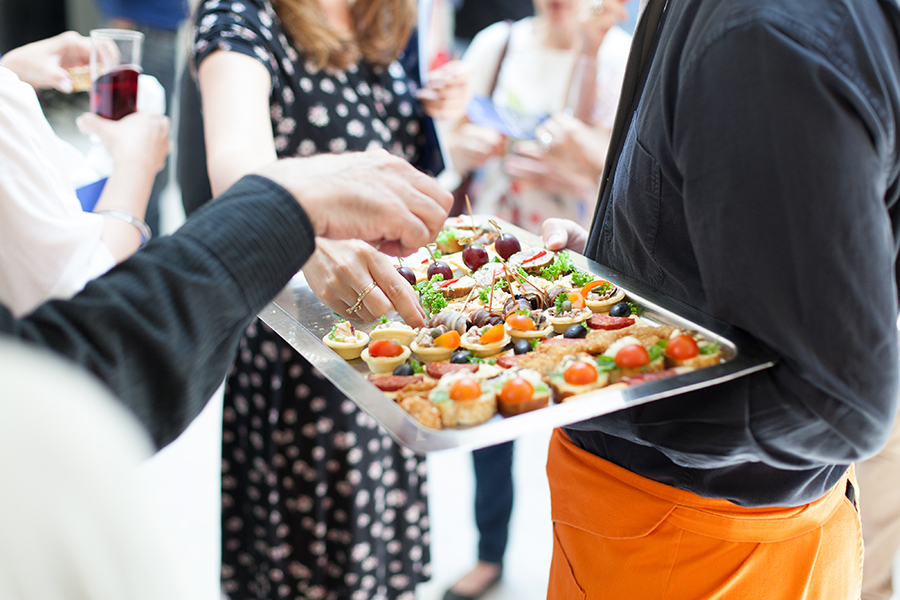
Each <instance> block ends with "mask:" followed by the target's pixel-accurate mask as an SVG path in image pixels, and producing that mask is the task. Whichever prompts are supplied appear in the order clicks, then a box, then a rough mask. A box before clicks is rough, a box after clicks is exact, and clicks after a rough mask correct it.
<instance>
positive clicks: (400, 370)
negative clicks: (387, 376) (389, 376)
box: [394, 363, 415, 375]
mask: <svg viewBox="0 0 900 600" xmlns="http://www.w3.org/2000/svg"><path fill="white" fill-rule="evenodd" d="M414 374H415V371H414V370H413V368H412V365H411V364H409V363H403V364H402V365H399V366H398V367H397V368H396V369H394V375H414Z"/></svg>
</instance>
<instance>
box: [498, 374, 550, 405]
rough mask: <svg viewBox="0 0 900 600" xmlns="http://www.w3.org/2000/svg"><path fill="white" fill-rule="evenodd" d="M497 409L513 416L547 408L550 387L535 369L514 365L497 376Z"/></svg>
mask: <svg viewBox="0 0 900 600" xmlns="http://www.w3.org/2000/svg"><path fill="white" fill-rule="evenodd" d="M495 385H496V389H497V410H498V411H499V412H500V414H501V415H503V416H504V417H512V416H514V415H521V414H522V413H526V412H530V411H532V410H536V409H538V408H545V407H546V406H547V405H548V404H549V403H550V387H549V386H548V385H547V384H546V383H545V382H544V379H543V377H541V374H540V373H538V372H537V371H535V370H534V369H522V368H517V367H514V368H512V369H509V370H508V371H506V372H505V373H503V374H502V375H501V376H500V377H497V379H496V381H495Z"/></svg>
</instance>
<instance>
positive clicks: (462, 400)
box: [428, 371, 497, 427]
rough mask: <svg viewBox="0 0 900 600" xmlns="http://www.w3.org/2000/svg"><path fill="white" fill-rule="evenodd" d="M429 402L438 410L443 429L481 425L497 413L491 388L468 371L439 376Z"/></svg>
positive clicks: (495, 396) (493, 391)
mask: <svg viewBox="0 0 900 600" xmlns="http://www.w3.org/2000/svg"><path fill="white" fill-rule="evenodd" d="M428 399H429V400H431V401H432V402H433V403H434V404H435V405H436V406H437V407H438V409H440V411H441V422H442V424H443V426H444V427H471V426H473V425H480V424H481V423H484V422H485V421H487V420H488V419H490V418H491V417H493V416H494V415H495V414H497V393H496V391H495V390H494V386H493V385H492V384H490V383H488V382H486V381H483V380H480V379H478V378H477V377H475V376H474V375H473V374H472V373H470V372H469V371H459V372H456V373H450V374H448V375H444V376H443V377H441V379H440V381H439V382H438V384H437V386H435V388H434V389H433V390H431V392H430V393H429V394H428Z"/></svg>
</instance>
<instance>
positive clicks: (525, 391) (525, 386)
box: [500, 377, 534, 404]
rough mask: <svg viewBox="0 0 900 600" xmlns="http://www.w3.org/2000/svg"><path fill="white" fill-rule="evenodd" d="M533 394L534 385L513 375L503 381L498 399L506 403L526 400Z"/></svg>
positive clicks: (518, 402)
mask: <svg viewBox="0 0 900 600" xmlns="http://www.w3.org/2000/svg"><path fill="white" fill-rule="evenodd" d="M533 395H534V387H532V385H531V384H530V383H528V382H527V381H526V380H524V379H522V378H521V377H513V378H512V379H510V380H509V381H507V382H506V383H504V384H503V388H502V389H501V390H500V399H501V400H503V401H504V402H506V403H507V404H521V403H523V402H527V401H528V400H531V397H532V396H533Z"/></svg>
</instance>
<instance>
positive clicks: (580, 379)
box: [563, 360, 597, 385]
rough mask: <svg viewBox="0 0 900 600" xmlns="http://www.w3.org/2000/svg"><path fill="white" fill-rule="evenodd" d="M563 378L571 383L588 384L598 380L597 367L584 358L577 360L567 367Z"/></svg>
mask: <svg viewBox="0 0 900 600" xmlns="http://www.w3.org/2000/svg"><path fill="white" fill-rule="evenodd" d="M563 379H565V381H566V383H569V384H571V385H587V384H589V383H594V382H595V381H597V369H596V368H594V366H593V365H591V364H590V363H587V362H585V361H583V360H576V361H575V362H573V363H572V364H571V365H569V366H568V367H566V370H565V371H564V372H563Z"/></svg>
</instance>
